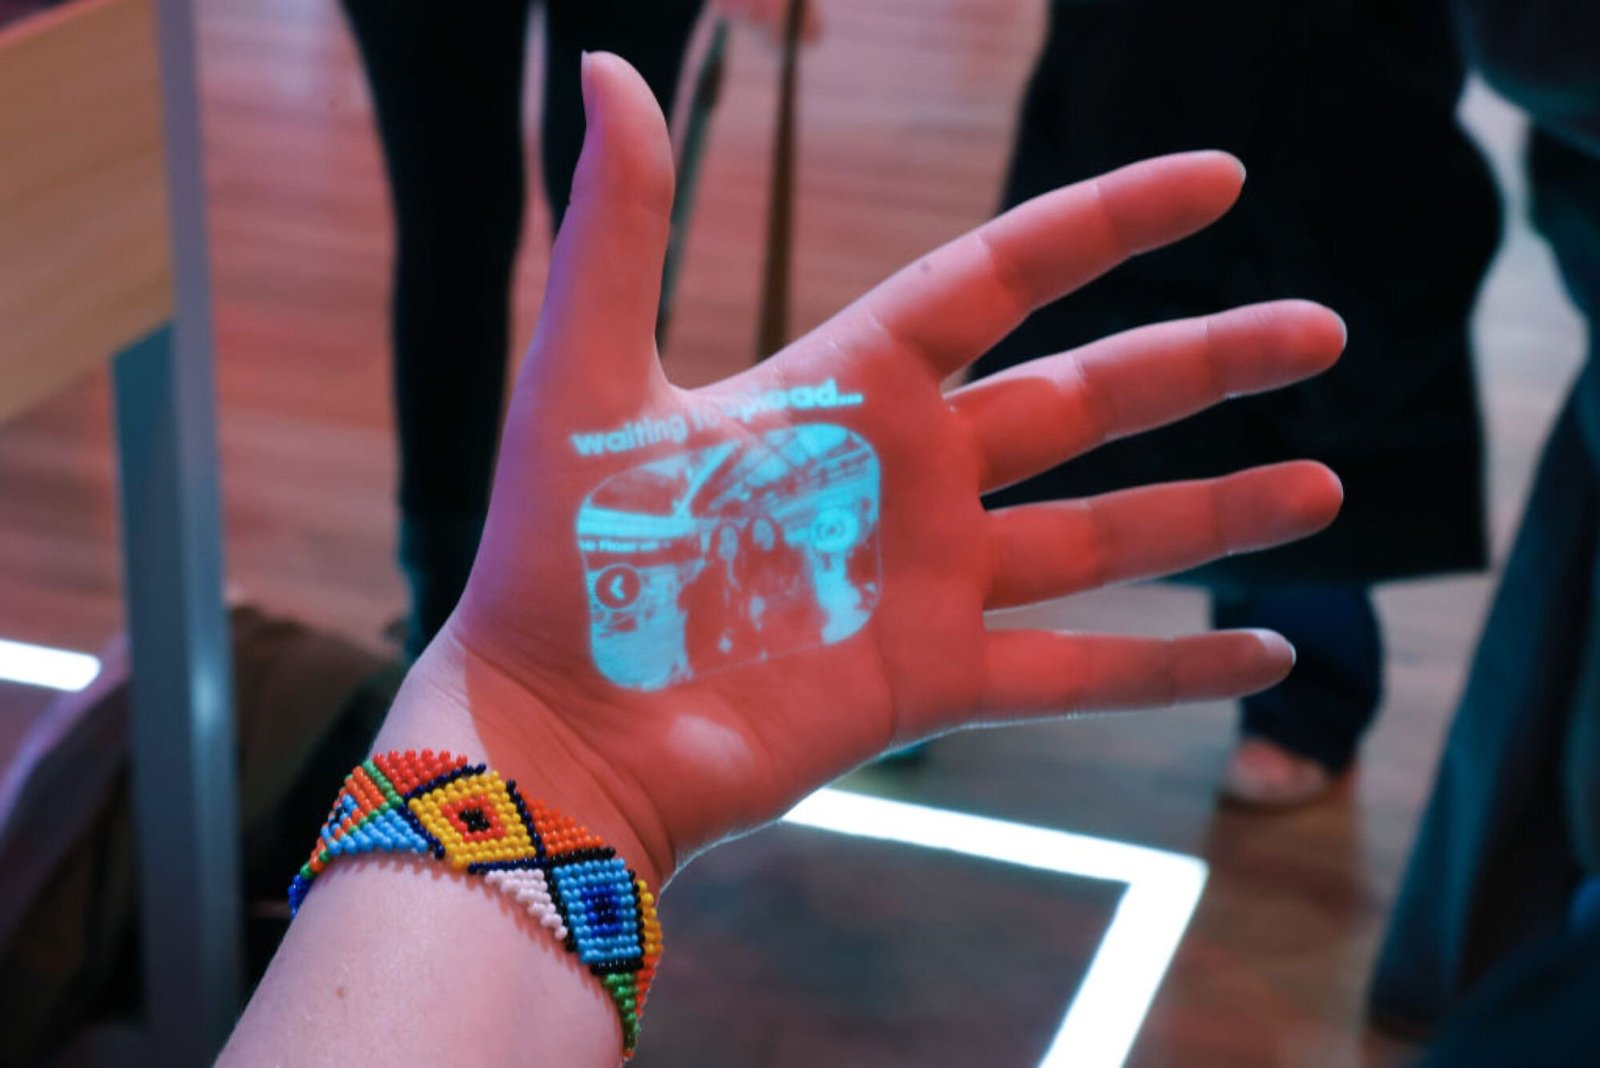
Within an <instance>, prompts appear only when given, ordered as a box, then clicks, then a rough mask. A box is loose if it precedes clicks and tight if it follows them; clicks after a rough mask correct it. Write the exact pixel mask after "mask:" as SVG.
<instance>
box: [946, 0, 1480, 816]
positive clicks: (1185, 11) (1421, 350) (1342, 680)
mask: <svg viewBox="0 0 1600 1068" xmlns="http://www.w3.org/2000/svg"><path fill="white" fill-rule="evenodd" d="M1462 85H1463V62H1462V59H1461V56H1460V54H1459V49H1458V48H1457V45H1456V41H1455V38H1454V37H1453V34H1452V29H1451V22H1450V12H1449V9H1448V6H1447V0H1403V2H1396V0H1354V2H1350V0H1338V2H1334V0H1307V2H1305V3H1296V4H1283V3H1278V2H1276V0H1227V2H1224V3H1212V4H1199V5H1196V4H1191V3H1185V2H1182V0H1112V2H1106V0H1055V2H1053V3H1051V4H1050V6H1049V23H1048V29H1047V36H1046V39H1045V44H1044V48H1043V51H1042V52H1041V54H1040V56H1039V59H1038V61H1037V65H1036V67H1035V68H1034V71H1033V75H1032V78H1031V81H1030V82H1029V84H1028V88H1027V95H1026V98H1025V100H1024V102H1023V105H1022V112H1021V117H1020V122H1019V127H1018V131H1017V135H1016V145H1015V149H1014V153H1013V156H1012V159H1011V165H1010V171H1009V175H1008V178H1007V181H1006V186H1005V193H1004V202H1005V206H1006V207H1010V206H1011V205H1014V204H1017V203H1020V202H1022V201H1023V200H1026V199H1027V198H1029V197H1031V196H1034V195H1036V194H1038V193H1040V192H1042V191H1043V190H1046V189H1049V188H1053V187H1054V186H1056V185H1059V184H1061V183H1062V182H1069V181H1073V180H1076V179H1079V178H1083V177H1086V176H1088V175H1092V174H1095V173H1098V172H1100V171H1103V170H1105V169H1106V168H1107V167H1110V166H1113V165H1115V163H1116V162H1117V161H1120V160H1126V159H1137V158H1139V157H1141V156H1148V155H1151V154H1155V153H1161V152H1170V151H1177V150H1182V149H1186V148H1192V147H1196V146H1200V145H1216V146H1219V147H1221V148H1225V149H1227V150H1229V151H1231V152H1233V153H1234V154H1235V155H1237V156H1238V157H1239V158H1240V159H1242V160H1243V161H1244V163H1245V165H1246V166H1247V167H1248V168H1249V169H1250V178H1251V181H1250V186H1249V192H1247V193H1246V195H1245V197H1244V198H1243V200H1241V202H1240V204H1239V206H1238V208H1237V209H1236V210H1235V211H1234V212H1233V213H1232V214H1230V215H1229V217H1228V218H1227V219H1225V220H1223V222H1222V223H1221V224H1219V225H1218V226H1215V227H1213V228H1212V229H1210V230H1208V231H1206V232H1205V233H1204V234H1202V235H1200V236H1199V237H1198V238H1196V239H1195V240H1193V241H1190V242H1185V243H1184V244H1183V245H1181V246H1177V247H1174V248H1169V249H1163V250H1161V251H1159V252H1154V253H1152V254H1150V255H1146V256H1141V257H1139V258H1138V259H1136V260H1134V261H1133V262H1132V263H1130V264H1129V265H1128V267H1127V268H1126V269H1124V270H1122V271H1119V272H1118V273H1117V274H1116V275H1115V276H1113V277H1109V278H1105V279H1102V280H1100V281H1098V282H1096V283H1095V284H1094V285H1092V286H1091V287H1090V288H1089V289H1088V291H1087V293H1086V294H1085V299H1083V300H1081V301H1076V302H1073V303H1070V304H1057V305H1052V306H1050V307H1047V308H1045V309H1043V310H1042V311H1040V312H1037V313H1036V314H1034V315H1033V317H1032V318H1030V319H1029V320H1028V322H1027V323H1026V324H1025V325H1024V326H1023V327H1022V329H1020V330H1018V331H1017V332H1016V333H1015V334H1013V335H1012V336H1011V337H1010V338H1008V339H1006V340H1005V341H1004V342H1002V343H1001V344H1000V345H999V346H998V347H997V348H996V349H994V350H993V351H992V352H991V353H990V354H989V355H988V356H986V357H985V358H984V359H983V360H981V361H979V363H978V365H977V373H978V374H990V373H994V372H996V371H999V370H1001V369H1004V368H1008V367H1011V366H1013V365H1015V364H1017V363H1018V362H1019V361H1021V360H1022V359H1024V358H1025V357H1026V355H1027V354H1029V353H1034V352H1040V351H1048V350H1057V351H1059V350H1064V349H1069V348H1072V347H1075V346H1078V345H1082V344H1084V343H1086V342H1088V341H1090V340H1091V339H1093V338H1095V337H1099V336H1102V335H1104V334H1107V333H1110V332H1113V331H1117V330H1125V329H1128V328H1130V327H1134V326H1138V325H1140V324H1143V323H1149V322H1156V321H1160V320H1163V319H1170V318H1175V317H1180V316H1195V315H1202V314H1206V313H1208V312H1210V311H1212V310H1214V309H1216V308H1219V307H1226V306H1229V305H1233V304H1238V303H1240V302H1243V301H1254V300H1267V299H1271V298H1274V297H1280V296H1284V295H1286V294H1289V293H1301V294H1305V295H1308V296H1310V297H1312V298H1314V299H1317V300H1320V301H1324V302H1326V303H1327V304H1329V305H1330V306H1332V307H1336V308H1338V309H1339V310H1340V312H1341V313H1342V314H1343V315H1344V316H1345V318H1346V321H1347V322H1348V324H1349V329H1350V339H1349V351H1348V353H1347V355H1346V357H1345V359H1344V360H1343V361H1342V362H1341V363H1340V364H1339V366H1338V367H1336V368H1334V369H1333V370H1332V371H1330V372H1329V373H1327V374H1326V375H1323V376H1321V377H1319V378H1317V379H1315V380H1313V381H1310V382H1307V383H1303V384H1301V385H1299V386H1296V387H1295V388H1293V389H1290V390H1285V391H1283V392H1281V393H1278V394H1274V395H1271V396H1264V397H1256V398H1251V399H1249V400H1246V401H1244V402H1242V403H1240V404H1236V405H1230V406H1229V407H1228V408H1227V409H1224V410H1216V411H1212V412H1209V413H1206V414H1205V415H1202V416H1200V417H1198V418H1196V419H1192V420H1189V421H1187V422H1185V423H1183V424H1181V425H1179V426H1173V427H1168V428H1165V429H1163V430H1160V431H1157V432H1155V433H1151V434H1145V435H1141V436H1140V437H1138V438H1137V439H1136V440H1130V441H1124V442H1118V443H1115V444H1112V445H1110V446H1108V447H1107V448H1105V449H1102V450H1100V451H1099V452H1097V453H1096V454H1095V456H1093V457H1091V458H1089V459H1088V460H1087V461H1085V462H1082V463H1077V464H1074V465H1072V466H1071V467H1070V468H1057V469H1056V470H1053V471H1051V472H1048V473H1046V474H1045V475H1042V476H1040V477H1038V478H1035V479H1033V480H1031V481H1028V482H1025V483H1022V484H1020V485H1018V486H1013V487H1011V488H1009V489H1007V490H1005V491H1003V492H1001V493H998V494H994V495H993V496H992V497H991V498H989V503H990V504H991V505H1011V504H1017V503H1021V502H1026V501H1034V500H1041V499H1052V498H1058V497H1081V496H1087V495H1090V494H1094V493H1101V492H1105V491H1108V490H1112V489H1117V488H1121V487H1124V486H1129V485H1135V484H1138V483H1140V482H1145V481H1149V480H1172V479H1191V478H1200V477H1205V476H1208V475H1212V474H1215V473H1216V472H1218V471H1223V470H1228V469H1230V468H1232V467H1235V466H1238V465H1241V464H1246V463H1266V462H1270V461H1274V460H1281V459H1287V458H1289V457H1293V456H1313V457H1316V458H1317V459H1320V460H1323V461H1324V462H1327V463H1328V464H1330V465H1331V466H1333V467H1334V468H1335V469H1336V470H1337V471H1338V472H1339V475H1340V477H1341V478H1342V479H1343V480H1344V484H1345V487H1346V492H1347V502H1348V503H1347V504H1346V507H1345V511H1344V514H1343V516H1342V517H1341V518H1340V520H1339V522H1338V523H1337V524H1336V525H1335V526H1334V527H1333V528H1331V529H1330V530H1328V531H1326V532H1324V533H1322V534H1320V535H1318V536H1317V537H1315V538H1312V539H1310V540H1308V541H1306V542H1304V543H1301V544H1298V545H1294V546H1289V547H1285V548H1282V549H1278V550H1274V551H1272V552H1268V553H1261V554H1258V555H1252V556H1248V557H1239V558H1234V559H1229V560H1224V561H1220V562H1218V563H1216V564H1213V565H1211V566H1209V567H1206V568H1203V569H1200V570H1197V571H1194V572H1191V573H1189V574H1188V575H1187V576H1184V577H1183V581H1187V582H1191V583H1195V584H1198V585H1201V586H1203V587H1205V588H1206V589H1208V590H1209V591H1210V593H1211V596H1212V615H1213V622H1214V623H1215V624H1216V625H1217V626H1223V627H1270V628H1274V629H1276V630H1278V631H1280V632H1281V633H1283V634H1284V635H1285V636H1287V637H1288V638H1289V639H1290V640H1291V641H1292V642H1293V643H1294V644H1295V647H1296V648H1297V650H1298V652H1299V659H1298V661H1297V663H1296V666H1295V671H1294V673H1293V674H1292V675H1291V676H1290V677H1289V679H1288V680H1287V681H1286V682H1284V683H1283V684H1282V685H1280V686H1278V687H1276V688H1275V689H1273V690H1271V691H1269V692H1267V693H1264V694H1259V695H1256V696H1254V697H1251V698H1248V699H1246V700H1245V701H1244V702H1243V709H1242V711H1243V715H1242V723H1241V736H1242V737H1241V740H1240V743H1239V745H1238V747H1237V748H1236V750H1235V752H1234V754H1233V757H1232V760H1231V762H1230V765H1229V767H1228V769H1227V772H1226V777H1225V779H1224V782H1223V786H1222V789H1223V793H1224V796H1226V797H1228V798H1231V799H1234V800H1237V801H1241V802H1247V803H1254V804H1258V805H1270V806H1287V805H1292V804H1297V803H1302V802H1305V801H1309V800H1311V799H1313V798H1315V797H1317V796H1319V795H1321V794H1322V793H1323V792H1324V791H1325V790H1326V789H1327V788H1328V787H1329V786H1330V784H1331V783H1332V782H1333V781H1334V780H1335V778H1336V777H1337V776H1339V775H1340V773H1342V772H1343V771H1344V770H1345V769H1346V768H1347V767H1349V765H1350V764H1351V762H1352V761H1353V759H1354V758H1355V755H1356V752H1357V748H1358V745H1359V743H1360V741H1361V738H1362V735H1363V733H1364V732H1365V731H1366V730H1367V728H1368V727H1369V726H1370V724H1371V723H1372V720H1373V718H1374V716H1375V715H1376V712H1377V709H1378V706H1379V703H1380V701H1381V699H1382V693H1383V641H1382V635H1381V632H1380V629H1379V621H1378V617H1377V614H1376V612H1375V611H1374V607H1373V603H1372V597H1371V589H1372V587H1373V585H1374V584H1376V583H1378V582H1381V581H1385V580H1389V579H1399V578H1407V577H1413V576H1419V575H1425V574H1432V573H1438V572H1449V571H1462V570H1473V569H1478V568H1481V567H1483V566H1484V564H1485V563H1486V544H1485V529H1484V515H1483V512H1484V503H1483V488H1482V485H1483V476H1482V444H1481V429H1480V418H1479V412H1478V404H1477V398H1476V393H1475V386H1474V381H1473V373H1472V361H1471V351H1470V344H1469V339H1468V317H1469V314H1470V312H1471V310H1472V307H1473V303H1474V301H1475V300H1476V297H1477V292H1478V288H1479V284H1480V282H1481V280H1482V278H1483V276H1484V273H1485V270H1486V268H1487V266H1488V263H1489V261H1490V258H1491V257H1492V255H1493V252H1494V250H1495V246H1496V244H1497V241H1498V236H1499V210H1500V209H1499V202H1498V199H1497V197H1496V194H1495V190H1494V186H1493V182H1492V179H1491V176H1490V173H1489V171H1488V169H1487V167H1486V166H1485V163H1484V161H1483V160H1482V158H1481V157H1480V155H1479V153H1478V151H1477V149H1476V148H1475V146H1474V145H1473V143H1472V142H1471V141H1470V140H1469V139H1468V137H1467V135H1466V134H1465V132H1464V131H1463V130H1462V129H1461V128H1460V126H1459V125H1458V123H1457V121H1456V117H1455V107H1456V102H1457V99H1458V97H1459V95H1460V93H1461V90H1462Z"/></svg>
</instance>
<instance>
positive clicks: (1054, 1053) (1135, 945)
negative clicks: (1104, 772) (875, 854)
mask: <svg viewBox="0 0 1600 1068" xmlns="http://www.w3.org/2000/svg"><path fill="white" fill-rule="evenodd" d="M784 822H786V823H792V824H795V825H797V826H801V827H814V828H816V829H818V830H824V831H833V832H835V833H837V834H849V835H857V836H860V837H863V838H878V839H883V840H885V841H893V842H903V843H905V844H907V845H915V846H922V847H924V848H927V849H942V850H946V851H948V852H953V853H963V854H966V855H967V856H971V857H981V858H983V859H986V860H994V861H999V862H1000V863H1003V864H1017V865H1020V866H1022V867H1025V868H1035V869H1039V870H1042V871H1052V872H1059V873H1060V874H1062V875H1077V876H1082V877H1084V878H1089V879H1108V880H1113V881H1116V882H1123V883H1126V884H1127V886H1128V888H1127V890H1126V891H1124V893H1123V895H1122V900H1121V902H1120V903H1119V904H1118V905H1117V911H1116V914H1115V915H1114V916H1113V917H1112V920H1111V925H1110V927H1108V928H1107V929H1106V933H1105V937H1104V938H1103V939H1101V941H1100V947H1099V948H1098V949H1097V950H1096V951H1095V954H1094V959H1093V960H1092V961H1091V962H1090V964H1089V970H1088V972H1087V973H1085V975H1084V977H1083V983H1082V985H1081V986H1080V987H1079V988H1078V994H1077V996H1076V997H1075V998H1073V1000H1072V1004H1071V1005H1070V1006H1069V1007H1068V1009H1067V1014H1066V1017H1065V1018H1064V1019H1063V1020H1062V1021H1061V1026H1060V1028H1059V1029H1058V1030H1057V1031H1056V1035H1055V1038H1054V1039H1052V1040H1051V1043H1050V1048H1049V1050H1048V1051H1047V1052H1046V1053H1045V1055H1044V1059H1043V1060H1042V1061H1040V1064H1041V1065H1044V1066H1050V1068H1057V1066H1061V1065H1067V1064H1071V1065H1073V1066H1074V1068H1118V1066H1119V1065H1121V1064H1122V1063H1123V1061H1125V1060H1126V1059H1127V1056H1128V1050H1129V1049H1130V1048H1131V1047H1132V1046H1133V1040H1134V1038H1135V1037H1137V1036H1138V1034H1139V1027H1140V1025H1141V1024H1142V1023H1143V1022H1144V1017H1145V1014H1146V1013H1147V1012H1148V1011H1149V1009H1150V1002H1151V1000H1152V999H1153V998H1154V997H1155V993H1156V988H1157V987H1159V986H1160V985H1161V977H1162V976H1163V975H1165V974H1166V970H1167V965H1168V963H1169V962H1170V961H1171V960H1172V955H1173V954H1174V953H1175V952H1177V949H1178V943H1179V941H1180V940H1182V938H1183V932H1184V930H1185V928H1187V927H1188V925H1189V918H1190V917H1191V916H1192V915H1193V914H1194V909H1195V905H1196V903H1198V902H1199V900H1200V891H1201V889H1202V888H1203V887H1204V886H1205V882H1206V864H1205V862H1204V861H1202V860H1200V859H1199V858H1198V857H1191V856H1186V855H1184V854H1182V853H1169V852H1167V851H1165V850H1161V849H1151V848H1149V847H1147V846H1136V845H1129V844H1128V843H1125V842H1115V841H1111V840H1109V839H1105V838H1094V837H1091V836H1089V835H1083V834H1074V833H1072V832H1070V831H1057V830H1051V829H1049V828H1046V827H1032V826H1029V825H1027V824H1022V823H1010V822H1007V821H1005V820H997V819H988V818H985V817H982V816H973V815H969V814H967V813H964V812H951V811H948V810H945V809H937V808H928V807H925V806H923V805H912V804H907V803H905V802H903V801H890V800H887V799H884V798H879V797H868V796H866V795H864V794H857V793H851V792H849V791H846V790H836V789H827V790H819V791H817V792H816V793H814V794H812V795H811V796H810V797H808V798H806V799H805V800H804V801H802V802H800V804H798V805H796V806H795V807H794V810H793V811H791V812H790V813H789V814H788V815H787V816H785V817H784Z"/></svg>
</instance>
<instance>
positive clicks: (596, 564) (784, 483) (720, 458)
mask: <svg viewBox="0 0 1600 1068" xmlns="http://www.w3.org/2000/svg"><path fill="white" fill-rule="evenodd" d="M878 489H879V470H878V456H877V454H876V453H875V452H873V450H872V446H870V445H868V444H867V443H866V441H865V440H863V439H862V438H861V437H859V436H858V435H856V434H854V433H853V432H851V431H849V430H846V429H845V428H843V427H840V426H833V425H830V424H826V423H814V424H810V425H807V426H798V427H785V428H784V429H781V430H773V431H769V432H767V433H765V434H760V435H753V436H748V437H741V438H740V439H739V440H736V441H724V442H722V443H720V444H716V445H710V446H707V447H705V448H702V449H695V450H692V451H689V452H683V453H680V454H678V455H676V456H671V457H668V458H666V459H662V460H652V461H651V462H649V463H646V464H641V465H639V466H637V467H633V468H630V469H628V470H626V471H623V472H621V473H620V474H617V475H613V476H612V477H611V478H608V479H607V480H606V481H605V482H603V483H602V484H601V485H600V488H599V489H597V490H595V491H594V492H593V493H591V494H590V495H589V497H588V499H587V500H585V501H584V502H583V507H582V508H581V509H580V510H579V512H578V548H579V549H580V550H581V551H582V553H583V560H584V568H585V572H586V574H587V581H588V588H589V627H590V639H591V640H590V647H591V648H592V649H593V651H594V662H595V666H596V667H598V668H599V669H600V672H601V674H603V675H605V677H606V678H608V679H610V680H611V681H612V682H615V683H617V684H619V685H622V686H629V687H633V688H636V689H642V690H654V689H658V688H660V687H662V686H666V685H669V684H671V683H675V682H682V681H684V680H686V679H691V678H695V677H696V676H700V675H705V674H707V673H709V672H713V671H719V670H721V669H723V668H729V667H733V666H735V665H738V664H747V663H751V662H753V661H757V660H765V659H767V658H769V657H774V656H782V655H783V654H785V653H790V652H794V651H795V650H797V649H805V648H809V647H813V646H817V645H827V644H830V643H832V642H836V641H839V640H841V639H843V638H847V637H849V636H850V635H852V634H854V633H855V632H856V631H858V630H860V629H861V627H862V625H863V624H865V623H866V622H867V620H868V619H869V618H870V617H871V615H872V611H873V609H874V608H875V607H877V604H878V596H879V592H880V579H879V563H878Z"/></svg>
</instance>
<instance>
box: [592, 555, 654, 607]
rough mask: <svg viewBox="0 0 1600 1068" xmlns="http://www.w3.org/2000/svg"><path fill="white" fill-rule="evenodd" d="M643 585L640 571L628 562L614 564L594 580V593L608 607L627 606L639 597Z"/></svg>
mask: <svg viewBox="0 0 1600 1068" xmlns="http://www.w3.org/2000/svg"><path fill="white" fill-rule="evenodd" d="M643 585H644V583H642V582H641V581H640V580H639V572H637V571H635V570H634V569H633V568H631V567H629V566H628V565H627V564H613V565H612V566H611V567H608V568H606V569H605V570H604V571H602V572H600V577H599V578H597V579H595V580H594V595H595V596H596V597H598V598H599V599H600V603H601V604H603V605H605V606H606V607H607V608H626V607H628V606H629V605H630V604H632V603H633V602H634V601H637V600H638V599H639V590H640V588H641V587H642V586H643Z"/></svg>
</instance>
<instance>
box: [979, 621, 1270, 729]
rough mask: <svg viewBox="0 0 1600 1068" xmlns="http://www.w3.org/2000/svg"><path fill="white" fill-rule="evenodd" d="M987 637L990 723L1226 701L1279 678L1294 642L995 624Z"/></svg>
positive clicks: (1250, 633) (1262, 633)
mask: <svg viewBox="0 0 1600 1068" xmlns="http://www.w3.org/2000/svg"><path fill="white" fill-rule="evenodd" d="M987 641H988V647H987V650H986V653H987V678H986V682H985V687H984V701H983V712H982V713H980V715H982V716H983V718H984V719H986V720H989V721H1004V720H1010V719H1018V718H1023V717H1030V716H1059V715H1069V714H1073V713H1080V712H1110V711H1117V710H1131V709H1139V708H1164V707H1166V706H1168V705H1175V704H1182V703H1183V702H1186V701H1217V700H1226V699H1229V698H1234V697H1242V696H1244V695H1245V694H1251V693H1255V692H1257V691H1259V690H1264V689H1266V688H1267V687H1269V686H1272V685H1274V684H1276V683H1278V682H1281V681H1282V680H1283V677H1284V676H1285V675H1287V674H1289V669H1290V668H1292V667H1293V666H1294V647H1293V646H1291V645H1290V644H1289V643H1288V642H1287V641H1286V640H1284V638H1283V637H1282V636H1280V635H1278V634H1275V633H1273V632H1272V631H1267V630H1225V631H1216V632H1213V633H1207V634H1190V635H1185V636H1184V637H1180V638H1134V637H1120V636H1116V635H1110V634H1068V633H1061V632H1057V631H1043V630H1001V631H993V632H991V633H990V634H989V636H988V639H987Z"/></svg>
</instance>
